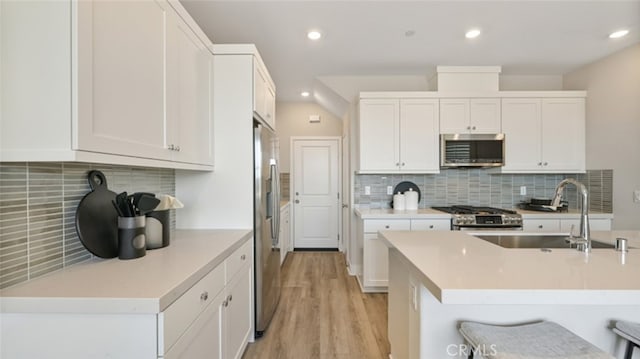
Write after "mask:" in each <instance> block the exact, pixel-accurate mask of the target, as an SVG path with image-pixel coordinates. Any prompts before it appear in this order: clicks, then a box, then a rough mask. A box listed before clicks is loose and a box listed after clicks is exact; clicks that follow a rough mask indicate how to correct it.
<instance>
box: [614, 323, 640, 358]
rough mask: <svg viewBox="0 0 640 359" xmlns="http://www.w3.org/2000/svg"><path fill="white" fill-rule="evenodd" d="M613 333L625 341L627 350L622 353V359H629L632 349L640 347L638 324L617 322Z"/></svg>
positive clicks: (639, 328)
mask: <svg viewBox="0 0 640 359" xmlns="http://www.w3.org/2000/svg"><path fill="white" fill-rule="evenodd" d="M613 331H614V333H616V334H618V335H619V336H621V337H623V338H624V339H626V340H627V349H626V350H625V351H624V359H631V356H633V348H637V347H640V323H631V322H625V321H622V320H619V321H617V322H616V326H615V327H614V328H613Z"/></svg>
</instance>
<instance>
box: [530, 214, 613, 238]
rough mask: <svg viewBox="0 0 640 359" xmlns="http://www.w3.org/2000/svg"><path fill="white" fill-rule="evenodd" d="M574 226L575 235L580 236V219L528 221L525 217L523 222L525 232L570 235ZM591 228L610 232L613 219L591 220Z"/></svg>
mask: <svg viewBox="0 0 640 359" xmlns="http://www.w3.org/2000/svg"><path fill="white" fill-rule="evenodd" d="M556 216H557V215H556ZM572 226H573V234H574V235H578V233H579V231H580V218H549V219H527V218H526V217H525V218H524V219H523V220H522V230H523V232H556V233H569V232H571V229H572ZM589 227H590V228H591V230H592V231H610V230H611V219H608V218H589Z"/></svg>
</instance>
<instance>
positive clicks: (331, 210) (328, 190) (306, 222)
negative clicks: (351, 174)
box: [292, 138, 340, 248]
mask: <svg viewBox="0 0 640 359" xmlns="http://www.w3.org/2000/svg"><path fill="white" fill-rule="evenodd" d="M292 148H293V211H294V213H293V221H294V222H293V226H294V246H295V248H338V233H339V232H338V216H339V215H340V212H339V209H338V208H339V207H340V206H339V203H340V198H339V191H340V189H339V187H338V185H339V178H340V167H339V155H340V151H339V149H340V139H339V138H332V139H326V140H325V139H294V140H293V146H292Z"/></svg>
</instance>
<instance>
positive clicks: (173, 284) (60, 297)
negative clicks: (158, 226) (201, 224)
mask: <svg viewBox="0 0 640 359" xmlns="http://www.w3.org/2000/svg"><path fill="white" fill-rule="evenodd" d="M251 237H252V231H251V230H249V229H246V230H176V231H175V233H174V234H173V236H172V238H171V244H170V245H169V246H168V247H165V248H160V249H154V250H148V251H147V253H146V255H145V256H144V257H141V258H137V259H131V260H120V259H118V258H113V259H100V258H94V259H91V260H89V261H86V262H82V263H79V264H76V265H73V266H70V267H67V268H64V269H62V270H60V271H57V272H54V273H51V274H48V275H45V276H43V277H39V278H36V279H33V280H30V281H28V282H25V283H21V284H18V285H16V286H13V287H9V288H6V289H3V290H1V291H0V313H36V312H56V313H101V314H106V313H159V312H161V311H162V310H164V309H165V308H166V307H168V306H169V305H170V304H171V303H172V302H173V301H175V300H176V299H178V298H179V297H180V296H181V295H182V294H183V293H184V292H186V291H187V290H188V289H189V288H190V287H191V286H193V285H194V284H195V283H197V282H198V281H199V280H200V279H201V278H203V277H204V276H205V275H206V274H207V273H209V272H210V271H211V270H212V269H213V268H215V267H216V266H218V265H220V264H221V263H222V262H223V261H224V259H225V258H226V257H228V256H229V255H230V254H231V253H233V251H235V250H236V249H237V248H239V247H240V246H241V245H242V244H243V243H245V242H246V241H247V240H249V239H250V238H251Z"/></svg>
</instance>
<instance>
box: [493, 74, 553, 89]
mask: <svg viewBox="0 0 640 359" xmlns="http://www.w3.org/2000/svg"><path fill="white" fill-rule="evenodd" d="M500 90H501V91H553V90H562V75H504V74H501V75H500Z"/></svg>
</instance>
